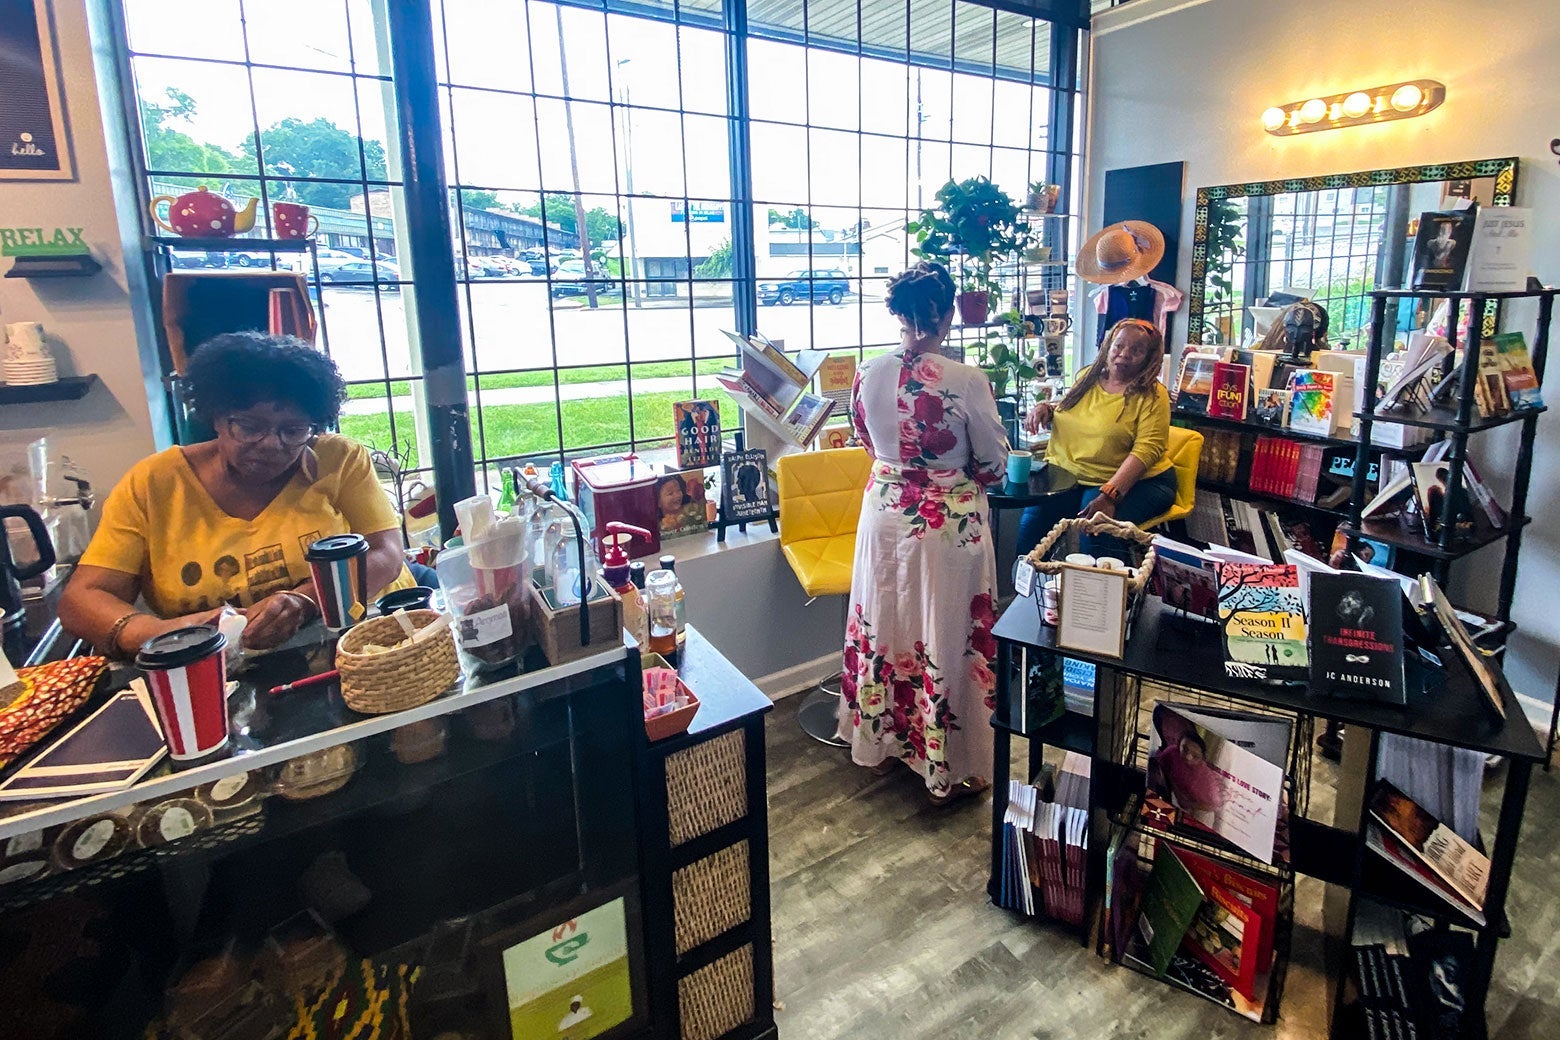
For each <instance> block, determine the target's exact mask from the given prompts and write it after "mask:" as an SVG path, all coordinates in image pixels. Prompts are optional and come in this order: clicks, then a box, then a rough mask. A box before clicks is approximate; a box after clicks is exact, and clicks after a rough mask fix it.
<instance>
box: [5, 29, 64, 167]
mask: <svg viewBox="0 0 1560 1040" xmlns="http://www.w3.org/2000/svg"><path fill="white" fill-rule="evenodd" d="M75 175H76V172H75V168H74V165H73V164H72V162H71V155H70V136H69V134H68V133H67V131H66V127H65V98H64V94H63V91H62V87H61V83H60V68H59V55H58V54H57V53H56V51H55V49H54V32H53V24H52V21H51V19H50V13H49V0H0V180H19V181H68V180H72V179H73V178H74V177H75Z"/></svg>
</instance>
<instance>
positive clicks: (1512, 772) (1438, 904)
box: [989, 597, 1544, 1038]
mask: <svg viewBox="0 0 1560 1040" xmlns="http://www.w3.org/2000/svg"><path fill="white" fill-rule="evenodd" d="M1170 614H1171V611H1170V609H1169V608H1167V607H1164V606H1163V604H1162V603H1161V602H1160V601H1159V600H1158V598H1156V597H1149V598H1148V599H1147V601H1146V603H1145V605H1144V608H1143V612H1142V615H1141V616H1140V617H1139V619H1138V623H1137V625H1136V626H1135V627H1134V630H1133V633H1132V636H1131V638H1130V639H1129V640H1128V641H1127V647H1126V652H1125V654H1124V656H1123V657H1122V658H1121V659H1120V660H1117V659H1113V658H1107V657H1102V656H1098V655H1092V654H1088V653H1080V652H1077V651H1068V652H1067V654H1066V656H1067V657H1069V658H1076V659H1079V660H1083V661H1086V662H1088V663H1091V664H1093V665H1094V666H1095V668H1096V685H1095V706H1094V716H1093V717H1092V718H1090V717H1087V716H1084V715H1079V714H1076V713H1074V712H1071V711H1066V712H1063V713H1062V714H1061V715H1060V716H1058V717H1054V718H1051V719H1049V720H1047V721H1044V722H1039V723H1036V724H1034V725H1032V726H1030V727H1029V728H1028V729H1027V730H1026V729H1025V728H1023V727H1021V726H1015V725H1010V724H1009V721H1008V720H1011V719H1015V718H1018V717H1020V715H1019V713H1016V712H1015V711H1014V705H1013V698H1014V697H1015V693H1016V690H1017V689H1018V688H1019V686H1018V684H1017V683H1015V681H1014V679H1015V664H1016V663H1018V662H1020V661H1027V660H1028V659H1029V658H1032V657H1033V656H1034V655H1036V654H1041V653H1055V652H1057V648H1056V630H1055V629H1053V628H1049V627H1046V626H1044V625H1043V624H1042V623H1041V614H1040V609H1039V605H1038V604H1037V602H1036V601H1035V599H1034V598H1033V597H1020V598H1018V599H1016V600H1014V601H1013V603H1012V604H1011V605H1010V606H1009V607H1008V609H1007V611H1006V612H1004V614H1003V615H1002V617H1001V618H1000V619H999V620H998V622H997V624H996V627H995V628H994V630H993V634H994V635H995V636H996V639H997V691H996V710H995V712H994V714H993V716H992V720H991V725H992V728H993V730H994V741H993V745H994V761H993V763H992V773H991V775H992V776H996V777H1005V776H1008V775H1010V769H1011V766H1012V750H1013V749H1012V738H1013V737H1014V736H1020V737H1024V738H1026V739H1027V740H1028V741H1029V745H1028V773H1027V774H1026V776H1031V777H1032V776H1034V775H1036V774H1037V773H1038V772H1039V770H1040V766H1041V762H1042V755H1043V752H1044V748H1045V746H1046V745H1051V746H1053V747H1059V748H1065V749H1067V750H1071V751H1077V752H1079V753H1082V754H1087V755H1089V756H1090V757H1091V763H1090V770H1091V783H1090V793H1089V799H1090V807H1091V823H1090V830H1089V839H1088V848H1089V852H1088V868H1087V872H1086V878H1085V903H1086V905H1087V906H1088V907H1089V912H1088V913H1086V914H1085V917H1084V925H1083V927H1082V928H1081V929H1078V930H1077V932H1076V933H1075V934H1077V937H1078V938H1079V939H1080V941H1081V942H1083V943H1084V944H1087V943H1088V940H1089V937H1090V932H1091V930H1092V928H1093V927H1095V926H1098V927H1100V928H1101V932H1100V936H1101V946H1102V947H1103V945H1104V942H1105V940H1106V939H1107V938H1108V937H1109V936H1108V931H1107V929H1106V927H1105V926H1106V924H1107V919H1106V917H1105V907H1104V903H1105V879H1106V877H1107V876H1108V867H1107V858H1108V855H1107V854H1108V853H1110V855H1112V856H1113V855H1114V854H1115V853H1116V852H1119V850H1120V848H1121V846H1122V845H1124V844H1125V843H1126V842H1128V841H1138V842H1141V841H1144V840H1147V839H1152V840H1154V841H1162V842H1170V843H1172V844H1174V845H1177V846H1184V847H1189V848H1191V849H1192V850H1194V851H1196V852H1197V853H1198V854H1200V855H1208V851H1209V850H1208V849H1206V848H1202V847H1199V845H1198V844H1196V843H1192V844H1190V845H1188V844H1187V843H1188V841H1189V840H1190V839H1187V838H1185V837H1183V836H1181V835H1178V834H1176V833H1173V832H1163V831H1159V830H1154V829H1146V828H1145V826H1144V824H1143V823H1142V821H1141V820H1139V819H1138V818H1137V815H1136V814H1135V813H1134V812H1133V811H1132V799H1134V798H1136V797H1140V796H1141V795H1142V793H1143V790H1144V784H1145V779H1146V777H1145V769H1144V766H1145V764H1146V763H1145V761H1144V755H1143V752H1144V750H1145V747H1146V745H1145V744H1144V738H1145V730H1144V727H1143V722H1142V719H1143V711H1144V710H1145V709H1147V708H1149V702H1150V701H1151V700H1152V699H1153V698H1151V696H1150V691H1151V690H1152V689H1154V688H1155V687H1157V688H1160V689H1162V690H1168V693H1167V694H1161V696H1165V697H1167V698H1171V699H1175V700H1178V701H1188V700H1189V701H1192V702H1193V703H1197V704H1203V705H1207V706H1210V707H1224V706H1227V707H1235V708H1238V709H1240V710H1242V711H1246V712H1252V713H1258V714H1267V715H1273V716H1278V717H1287V718H1288V719H1290V720H1292V730H1291V737H1290V743H1289V749H1290V751H1289V756H1288V763H1287V765H1286V768H1285V785H1286V788H1285V789H1286V792H1287V794H1288V797H1289V812H1288V816H1287V822H1288V833H1287V836H1288V850H1289V856H1288V862H1287V864H1279V863H1275V864H1273V865H1268V864H1261V863H1260V862H1257V861H1253V860H1251V858H1250V857H1244V856H1242V854H1240V853H1234V854H1229V853H1227V852H1220V853H1219V854H1220V855H1221V856H1222V857H1224V859H1225V861H1226V862H1231V863H1234V864H1235V865H1237V866H1243V867H1246V868H1249V869H1251V870H1253V871H1260V872H1265V873H1269V874H1270V875H1271V876H1272V877H1273V878H1276V879H1277V880H1276V882H1275V883H1276V884H1278V885H1279V887H1280V890H1281V892H1282V891H1284V890H1286V889H1287V886H1288V885H1289V884H1290V881H1291V878H1292V875H1306V876H1308V877H1312V878H1316V879H1319V880H1322V881H1324V882H1326V883H1328V884H1329V885H1334V886H1338V889H1339V890H1341V891H1342V893H1343V894H1345V895H1346V896H1347V906H1346V907H1340V908H1339V909H1340V910H1346V914H1345V915H1344V917H1345V920H1344V921H1343V922H1342V927H1343V933H1342V934H1343V937H1344V938H1346V939H1348V938H1352V937H1353V935H1354V932H1355V928H1354V925H1355V915H1356V911H1357V908H1358V907H1359V906H1360V905H1362V904H1363V903H1366V902H1369V903H1372V904H1377V905H1380V906H1384V907H1387V908H1392V909H1399V910H1406V911H1409V912H1412V913H1416V914H1421V915H1424V916H1427V917H1430V918H1432V919H1434V920H1435V921H1437V922H1438V924H1440V925H1442V926H1443V927H1456V928H1459V929H1466V930H1467V931H1468V932H1471V933H1472V934H1471V938H1470V943H1471V945H1472V947H1473V953H1472V955H1471V957H1470V963H1468V964H1467V965H1466V973H1465V987H1464V993H1465V996H1466V1000H1467V1008H1468V1010H1467V1013H1466V1017H1467V1019H1468V1021H1465V1035H1483V1030H1482V1019H1483V1012H1484V1003H1485V997H1486V994H1487V993H1488V990H1489V985H1490V979H1491V975H1492V973H1493V970H1494V962H1495V954H1496V947H1497V945H1498V943H1499V940H1500V939H1501V938H1502V937H1504V936H1505V935H1509V934H1510V924H1509V922H1508V919H1507V915H1506V909H1505V902H1506V895H1507V892H1508V890H1509V886H1510V882H1511V874H1512V867H1513V864H1514V862H1515V859H1516V847H1517V839H1518V835H1519V832H1520V830H1521V826H1522V816H1523V810H1524V807H1525V805H1526V801H1527V791H1528V783H1529V779H1530V777H1531V772H1532V767H1533V765H1534V764H1535V763H1537V762H1539V761H1540V760H1541V759H1542V758H1543V756H1544V752H1543V749H1542V748H1540V746H1539V742H1538V740H1537V738H1535V736H1534V734H1533V731H1532V728H1531V726H1530V725H1529V724H1528V722H1527V721H1526V719H1525V718H1524V717H1523V715H1522V712H1521V709H1520V708H1519V707H1518V706H1517V703H1516V698H1515V695H1514V694H1513V693H1512V692H1511V690H1510V688H1509V687H1508V686H1507V685H1506V684H1505V683H1504V681H1503V680H1502V681H1501V683H1500V686H1501V691H1500V692H1501V696H1502V700H1503V704H1504V706H1505V709H1506V717H1505V719H1503V720H1497V719H1496V718H1495V716H1494V714H1493V713H1492V712H1489V711H1487V710H1486V709H1485V708H1484V706H1483V705H1481V704H1480V703H1479V702H1480V700H1481V699H1482V697H1483V693H1482V692H1481V689H1480V687H1479V685H1478V683H1477V682H1476V681H1475V679H1474V678H1473V677H1472V676H1471V675H1470V674H1469V673H1468V672H1467V671H1466V669H1465V668H1463V667H1462V666H1461V664H1460V662H1454V661H1448V664H1447V667H1446V669H1445V670H1444V671H1442V670H1434V669H1430V668H1428V667H1427V666H1424V665H1422V664H1420V663H1418V662H1417V661H1415V660H1412V659H1411V660H1410V661H1409V662H1408V705H1407V707H1406V708H1401V707H1394V706H1391V705H1386V704H1380V703H1376V702H1370V701H1354V700H1343V699H1337V698H1331V697H1326V696H1323V695H1322V694H1321V693H1320V691H1317V692H1314V693H1313V691H1312V690H1311V689H1309V688H1308V687H1307V686H1303V685H1289V686H1274V685H1265V684H1261V683H1256V682H1250V681H1245V680H1240V679H1232V678H1229V677H1227V676H1226V675H1225V674H1224V661H1223V655H1222V654H1220V653H1218V652H1210V651H1209V646H1210V644H1212V643H1214V642H1215V640H1214V639H1213V638H1212V637H1211V633H1212V632H1213V631H1214V630H1213V628H1212V626H1201V627H1202V629H1203V630H1202V631H1196V630H1195V627H1194V626H1192V625H1190V624H1189V623H1188V624H1165V623H1164V620H1165V619H1166V618H1168V617H1169V616H1170ZM1041 717H1042V716H1041V715H1038V714H1036V715H1035V718H1037V719H1038V718H1041ZM1318 717H1322V718H1328V719H1336V720H1339V721H1341V722H1342V723H1343V724H1344V725H1345V726H1347V727H1348V728H1349V731H1350V732H1351V733H1358V734H1359V735H1360V737H1361V738H1362V739H1364V741H1365V744H1364V746H1363V747H1361V746H1358V745H1355V747H1354V752H1358V753H1360V754H1361V755H1362V757H1363V761H1364V767H1365V770H1366V772H1365V775H1366V776H1368V777H1373V776H1374V775H1375V774H1376V767H1377V759H1378V750H1379V740H1378V738H1379V735H1380V734H1382V733H1398V734H1403V735H1406V736H1411V737H1416V738H1418V739H1421V740H1426V741H1430V742H1433V743H1437V744H1442V745H1446V746H1450V747H1457V748H1466V749H1470V750H1473V751H1477V752H1479V753H1481V754H1486V755H1497V756H1500V757H1502V758H1504V759H1506V764H1505V782H1504V790H1503V791H1502V793H1501V798H1500V808H1499V818H1498V822H1497V824H1496V828H1495V831H1494V833H1493V834H1486V835H1485V841H1486V842H1487V848H1488V850H1489V859H1490V868H1489V887H1488V891H1487V893H1486V896H1485V900H1484V916H1485V919H1486V922H1487V923H1486V924H1485V925H1483V926H1479V927H1473V926H1472V925H1471V924H1470V923H1469V921H1468V919H1467V918H1466V917H1465V916H1464V915H1463V914H1462V913H1461V911H1460V910H1459V909H1458V908H1457V907H1456V906H1455V905H1454V904H1453V903H1451V902H1449V901H1447V900H1445V899H1443V898H1441V897H1440V896H1438V895H1437V894H1436V893H1435V892H1433V891H1432V890H1430V889H1428V888H1424V887H1421V886H1419V885H1417V884H1414V883H1412V882H1407V881H1406V880H1405V876H1404V875H1403V874H1402V873H1399V872H1398V871H1397V870H1396V869H1395V868H1392V867H1390V866H1386V865H1384V863H1383V861H1381V860H1379V859H1378V858H1377V856H1376V854H1375V853H1374V852H1368V851H1367V843H1366V830H1367V820H1368V813H1367V811H1366V810H1367V803H1366V797H1367V796H1366V794H1365V792H1364V791H1363V790H1360V791H1352V790H1346V789H1345V788H1344V786H1343V785H1340V788H1339V794H1338V798H1337V804H1336V808H1335V809H1334V813H1333V816H1332V818H1331V819H1326V818H1324V817H1323V816H1321V815H1320V814H1319V815H1318V817H1316V818H1313V817H1311V816H1310V815H1308V814H1309V811H1310V810H1309V798H1308V792H1309V788H1310V783H1309V780H1310V763H1311V759H1310V755H1311V747H1312V740H1311V737H1312V731H1313V729H1314V726H1315V720H1316V719H1317V718H1318ZM1007 801H1008V798H1007V789H1006V787H1005V785H1002V784H997V785H995V786H994V788H993V798H992V803H993V804H992V845H991V857H992V858H991V884H990V888H989V890H990V891H992V892H996V891H997V886H998V884H999V883H1000V880H1001V877H1002V869H1003V862H1002V844H1003V842H1002V837H1003V821H1004V817H1005V815H1006V812H1007ZM1113 843H1114V845H1115V850H1114V851H1112V845H1113ZM1275 858H1277V857H1275ZM1280 906H1281V908H1282V907H1284V906H1285V903H1284V902H1283V901H1281V903H1280ZM1112 909H1113V910H1119V906H1117V907H1113V908H1112ZM1288 913H1289V912H1288V910H1287V909H1281V912H1280V914H1279V915H1278V920H1277V921H1276V922H1275V923H1276V926H1277V930H1276V932H1275V937H1276V939H1277V940H1278V941H1277V942H1276V944H1275V949H1276V951H1277V953H1276V956H1277V959H1276V960H1275V963H1274V965H1273V969H1272V973H1271V976H1270V978H1269V980H1268V984H1267V985H1268V988H1267V990H1266V993H1267V997H1266V998H1265V999H1264V1000H1263V1001H1262V1002H1261V1006H1260V1008H1258V1009H1255V1014H1253V1011H1254V1009H1253V1008H1252V1007H1240V1008H1235V1010H1238V1011H1240V1012H1241V1013H1244V1014H1247V1015H1248V1016H1250V1017H1258V1018H1261V1019H1266V1020H1271V1018H1272V1017H1273V1016H1276V1015H1277V1013H1278V1000H1279V996H1280V994H1281V990H1282V987H1283V979H1284V968H1285V965H1284V963H1283V961H1284V960H1285V959H1286V958H1285V954H1284V950H1285V946H1286V940H1285V939H1284V936H1285V935H1286V934H1287V931H1288V929H1289V927H1290V924H1289V922H1288ZM1114 952H1115V951H1114V948H1113V950H1112V953H1113V955H1114ZM1340 962H1341V959H1330V960H1329V961H1328V962H1327V971H1328V972H1329V975H1328V979H1329V983H1328V984H1329V986H1330V987H1332V989H1333V994H1334V996H1333V1002H1332V1028H1331V1035H1332V1036H1334V1037H1340V1038H1342V1037H1353V1036H1359V1035H1363V1034H1362V1031H1361V1030H1360V1029H1359V1028H1358V1025H1359V1023H1358V1019H1357V1017H1355V1016H1356V1015H1357V1014H1358V1013H1359V1012H1358V1004H1359V1001H1358V999H1357V996H1356V991H1355V989H1354V988H1353V983H1352V981H1351V977H1350V974H1349V971H1348V968H1347V966H1346V965H1344V964H1341V963H1340ZM1179 981H1180V984H1181V985H1183V986H1186V987H1187V988H1193V989H1194V991H1196V992H1199V993H1201V995H1203V996H1205V997H1210V998H1211V999H1216V1000H1217V999H1218V998H1217V997H1215V996H1213V995H1212V994H1210V993H1209V992H1206V991H1205V990H1203V989H1197V988H1196V987H1194V986H1193V985H1192V984H1191V981H1189V980H1185V979H1183V980H1179ZM1220 1002H1221V1003H1224V1004H1225V1006H1233V1005H1232V1004H1231V1003H1229V1002H1226V1001H1220Z"/></svg>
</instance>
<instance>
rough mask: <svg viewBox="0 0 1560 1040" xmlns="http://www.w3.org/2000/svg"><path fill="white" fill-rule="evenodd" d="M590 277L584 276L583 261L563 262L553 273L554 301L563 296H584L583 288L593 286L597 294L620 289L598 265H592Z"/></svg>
mask: <svg viewBox="0 0 1560 1040" xmlns="http://www.w3.org/2000/svg"><path fill="white" fill-rule="evenodd" d="M591 270H592V277H589V278H587V277H586V275H585V261H583V260H565V261H563V262H562V263H561V264H559V265H558V269H557V270H556V271H554V272H553V282H552V295H553V298H554V299H561V298H562V297H564V296H584V295H586V291H585V287H586V286H587V285H594V286H595V287H596V292H597V294H598V295H599V294H602V293H611V292H617V291H618V290H619V289H621V288H622V286H621V285H619V284H618V283H617V282H616V281H615V280H613V279H612V278H609V277H607V276H606V272H604V271H603V270H602V269H601V267H600V266H599V265H592V268H591Z"/></svg>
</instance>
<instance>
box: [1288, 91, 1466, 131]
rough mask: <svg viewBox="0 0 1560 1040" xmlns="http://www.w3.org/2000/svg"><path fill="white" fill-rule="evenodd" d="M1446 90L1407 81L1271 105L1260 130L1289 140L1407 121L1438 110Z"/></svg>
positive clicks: (1444, 98)
mask: <svg viewBox="0 0 1560 1040" xmlns="http://www.w3.org/2000/svg"><path fill="white" fill-rule="evenodd" d="M1445 100H1446V87H1445V86H1443V85H1442V84H1440V83H1437V82H1436V81H1435V80H1433V79H1411V80H1408V81H1407V82H1404V83H1389V84H1387V85H1386V86H1384V87H1370V88H1369V89H1366V90H1354V91H1349V92H1347V93H1343V94H1331V95H1328V96H1327V97H1315V98H1310V99H1309V100H1306V101H1291V102H1289V103H1288V104H1284V105H1274V106H1273V107H1272V108H1270V109H1268V110H1267V111H1266V112H1263V113H1262V127H1263V129H1265V130H1266V131H1267V132H1268V133H1270V134H1273V135H1274V136H1275V137H1292V136H1294V135H1295V134H1308V133H1311V132H1312V131H1314V130H1337V129H1339V128H1341V127H1345V126H1359V125H1360V124H1362V123H1385V122H1386V121H1387V120H1389V119H1410V118H1412V117H1414V116H1422V115H1424V114H1425V113H1426V112H1429V111H1431V110H1432V109H1435V108H1439V107H1440V105H1441V102H1443V101H1445Z"/></svg>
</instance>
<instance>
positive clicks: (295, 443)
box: [227, 415, 318, 448]
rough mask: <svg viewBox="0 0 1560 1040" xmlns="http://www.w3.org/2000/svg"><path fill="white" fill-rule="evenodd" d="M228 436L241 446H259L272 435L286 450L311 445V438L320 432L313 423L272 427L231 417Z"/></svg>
mask: <svg viewBox="0 0 1560 1040" xmlns="http://www.w3.org/2000/svg"><path fill="white" fill-rule="evenodd" d="M227 431H228V436H230V437H232V438H233V439H234V440H235V441H237V442H238V443H239V444H243V445H252V444H259V443H260V442H261V441H263V440H265V439H266V438H267V437H269V436H271V435H272V434H275V435H276V439H277V440H278V441H280V442H281V444H282V447H284V448H301V447H303V446H304V445H305V444H307V443H309V438H310V437H313V436H314V435H315V433H317V432H318V427H316V426H315V425H314V424H313V423H290V424H288V425H286V426H272V425H271V424H270V423H264V422H259V421H258V420H255V419H248V418H245V417H244V416H241V415H230V416H228V418H227Z"/></svg>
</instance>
